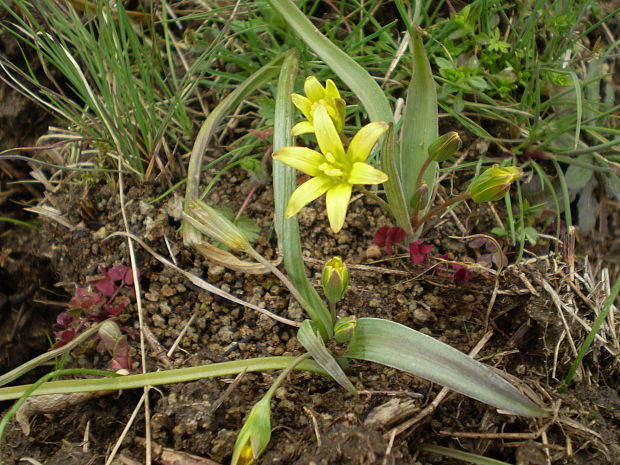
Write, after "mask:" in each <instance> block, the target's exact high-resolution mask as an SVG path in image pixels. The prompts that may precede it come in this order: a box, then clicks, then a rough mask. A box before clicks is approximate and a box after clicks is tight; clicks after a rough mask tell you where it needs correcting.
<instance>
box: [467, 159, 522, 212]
mask: <svg viewBox="0 0 620 465" xmlns="http://www.w3.org/2000/svg"><path fill="white" fill-rule="evenodd" d="M521 176H523V170H522V169H521V168H519V167H518V166H506V167H500V166H499V165H493V166H492V167H491V168H489V169H487V170H486V171H485V172H484V173H482V174H481V175H480V176H478V177H477V178H476V179H474V182H472V184H471V186H469V194H470V195H471V199H472V200H473V201H474V202H476V203H481V202H494V201H496V200H500V199H501V198H502V197H504V195H506V192H508V191H509V190H510V185H511V184H512V183H513V182H515V181H516V180H517V179H519V178H520V177H521Z"/></svg>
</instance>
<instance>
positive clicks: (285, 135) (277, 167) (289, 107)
mask: <svg viewBox="0 0 620 465" xmlns="http://www.w3.org/2000/svg"><path fill="white" fill-rule="evenodd" d="M298 69H299V56H298V54H297V53H296V52H293V51H291V53H290V54H289V55H288V56H287V57H286V58H285V59H284V63H283V64H282V69H281V71H280V78H279V80H278V90H277V94H276V109H275V116H274V119H275V122H274V129H273V151H274V152H276V151H277V150H279V149H280V148H281V147H290V146H292V145H293V136H291V128H292V127H293V123H294V119H295V111H294V108H293V103H292V102H291V93H292V92H293V87H294V85H295V77H296V75H297V70H298ZM296 187H297V172H296V171H295V169H294V168H291V167H290V166H287V165H285V164H284V163H280V162H279V161H277V160H274V161H273V196H274V202H275V211H276V232H277V233H278V239H279V241H280V244H281V247H282V254H283V255H284V268H285V269H286V272H287V274H288V276H289V278H290V279H291V281H292V283H293V286H295V287H296V288H297V290H298V291H299V293H300V294H301V295H302V296H303V297H304V298H305V299H306V301H307V302H308V303H309V305H310V308H308V309H306V310H307V311H308V314H309V316H310V318H312V321H314V322H316V323H317V324H318V325H319V329H320V330H321V334H322V335H323V337H331V336H332V335H333V327H332V317H331V313H330V311H329V309H328V308H327V307H326V306H325V303H324V302H323V300H322V299H321V297H320V296H319V294H318V293H317V291H316V289H315V288H314V286H313V285H312V283H311V282H310V280H309V279H308V276H307V275H306V269H305V267H304V259H303V256H302V253H301V242H300V239H299V222H298V221H297V216H294V217H292V218H285V217H284V211H285V210H286V205H287V204H288V200H289V198H290V197H291V194H292V193H293V191H294V190H295V188H296Z"/></svg>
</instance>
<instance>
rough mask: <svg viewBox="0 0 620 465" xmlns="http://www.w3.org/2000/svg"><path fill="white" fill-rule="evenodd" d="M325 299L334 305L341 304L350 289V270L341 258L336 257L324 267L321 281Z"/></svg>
mask: <svg viewBox="0 0 620 465" xmlns="http://www.w3.org/2000/svg"><path fill="white" fill-rule="evenodd" d="M321 282H322V284H323V291H324V292H325V297H327V300H329V301H330V302H331V303H332V304H335V303H337V302H340V301H341V300H342V298H343V297H344V293H345V292H347V287H349V270H348V269H347V266H346V265H345V264H344V262H343V261H342V258H340V257H334V258H332V259H331V260H330V261H328V262H327V263H326V264H325V266H324V267H323V276H322V279H321Z"/></svg>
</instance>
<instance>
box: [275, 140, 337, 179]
mask: <svg viewBox="0 0 620 465" xmlns="http://www.w3.org/2000/svg"><path fill="white" fill-rule="evenodd" d="M273 158H274V159H276V160H278V161H279V162H281V163H284V164H285V165H288V166H290V167H292V168H295V169H296V170H299V171H302V172H303V173H306V174H307V175H309V176H318V175H319V174H321V170H320V169H319V167H320V166H321V165H322V164H323V163H325V157H324V156H323V155H321V154H320V153H319V152H317V151H315V150H312V149H309V148H306V147H282V148H281V149H280V150H278V151H277V152H276V153H274V154H273Z"/></svg>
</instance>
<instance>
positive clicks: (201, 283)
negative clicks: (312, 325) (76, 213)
mask: <svg viewBox="0 0 620 465" xmlns="http://www.w3.org/2000/svg"><path fill="white" fill-rule="evenodd" d="M114 236H127V237H131V238H132V239H133V240H135V241H136V242H137V243H138V244H140V245H141V246H142V247H143V248H144V249H145V250H146V251H147V252H148V253H150V254H151V255H152V256H153V257H155V258H156V259H157V260H159V261H160V262H161V263H163V264H164V265H166V266H169V267H170V268H172V269H173V270H175V271H177V272H179V273H181V274H182V275H183V276H185V277H186V278H187V279H189V280H190V281H191V282H192V283H193V284H195V285H196V286H198V287H200V288H201V289H204V290H205V291H208V292H211V293H213V294H216V295H219V296H220V297H224V298H225V299H228V300H230V301H231V302H234V303H236V304H239V305H243V306H244V307H247V308H251V309H252V310H256V311H257V312H260V313H262V314H264V315H267V316H268V317H269V318H272V319H274V320H276V321H279V322H280V323H284V324H286V325H289V326H294V327H299V326H300V325H301V323H299V322H297V321H293V320H289V319H288V318H284V317H282V316H280V315H276V314H275V313H273V312H271V311H269V310H267V309H265V308H261V307H258V306H257V305H254V304H251V303H250V302H246V301H244V300H242V299H240V298H238V297H235V296H234V295H232V294H229V293H228V292H225V291H223V290H221V289H219V288H217V287H215V286H214V285H213V284H210V283H208V282H207V281H205V280H204V279H202V278H200V277H198V276H196V275H195V274H192V273H190V272H188V271H185V270H184V269H182V268H179V267H178V266H176V265H175V264H174V263H172V262H171V261H170V260H168V259H167V258H165V257H163V256H162V255H160V254H158V253H157V252H155V251H154V250H153V249H152V248H151V247H149V246H148V245H147V244H146V243H145V242H144V241H142V240H141V239H140V238H138V237H137V236H135V235H133V234H128V233H123V232H116V233H113V234H110V235H109V236H108V237H107V238H111V237H114Z"/></svg>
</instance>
